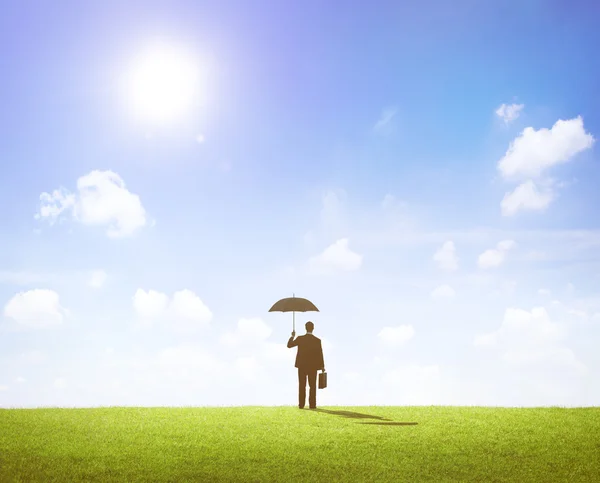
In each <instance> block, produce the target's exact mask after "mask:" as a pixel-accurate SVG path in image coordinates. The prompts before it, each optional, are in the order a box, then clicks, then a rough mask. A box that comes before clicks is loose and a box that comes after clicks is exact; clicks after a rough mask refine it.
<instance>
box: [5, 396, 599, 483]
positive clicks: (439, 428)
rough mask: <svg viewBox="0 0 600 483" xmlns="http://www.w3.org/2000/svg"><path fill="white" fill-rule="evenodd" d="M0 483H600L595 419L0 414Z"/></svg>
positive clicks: (152, 411)
mask: <svg viewBox="0 0 600 483" xmlns="http://www.w3.org/2000/svg"><path fill="white" fill-rule="evenodd" d="M0 481H2V482H11V481H17V482H19V481H23V482H34V481H40V482H53V481H65V482H76V481H102V482H110V481H128V482H133V481H148V482H150V481H153V482H154V481H156V482H158V481H170V482H185V481H206V482H213V481H214V482H220V481H231V482H234V481H239V482H251V481H256V482H269V481H273V482H275V481H277V482H286V481H301V482H320V481H327V482H331V481H348V482H362V481H365V482H366V481H394V482H399V481H435V482H444V481H478V482H495V481H517V482H534V481H544V482H550V481H552V482H554V481H557V482H559V481H564V482H579V481H590V482H591V481H594V482H598V481H600V408H582V409H567V408H534V409H529V408H523V409H508V408H507V409H504V408H461V407H437V406H432V407H382V406H374V407H328V408H319V409H318V410H316V411H315V410H308V409H304V410H300V409H298V408H296V407H234V408H118V407H115V408H93V409H60V408H51V409H0Z"/></svg>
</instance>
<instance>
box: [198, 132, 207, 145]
mask: <svg viewBox="0 0 600 483" xmlns="http://www.w3.org/2000/svg"><path fill="white" fill-rule="evenodd" d="M204 141H205V139H204V135H203V134H198V135H197V136H196V142H197V143H198V144H202V143H203V142H204Z"/></svg>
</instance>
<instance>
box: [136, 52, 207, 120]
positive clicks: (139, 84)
mask: <svg viewBox="0 0 600 483" xmlns="http://www.w3.org/2000/svg"><path fill="white" fill-rule="evenodd" d="M199 74H200V72H199V69H198V66H197V64H196V62H195V59H193V58H192V57H191V56H190V55H189V54H188V53H187V52H185V51H184V50H183V49H181V48H178V47H175V46H172V45H166V44H157V45H153V46H152V47H150V48H148V49H147V50H146V51H145V52H143V53H142V55H140V57H139V58H138V59H137V60H136V62H134V64H133V65H132V68H131V71H130V72H129V76H128V82H127V91H128V92H127V96H128V98H129V100H130V102H131V105H132V108H133V109H134V111H135V112H134V114H135V115H136V116H137V117H139V118H140V119H142V120H145V121H151V122H159V123H163V122H170V121H174V120H176V119H178V118H181V117H182V116H183V115H184V114H185V112H186V111H188V110H190V109H191V108H192V107H194V106H195V105H196V103H197V101H198V97H199V85H198V84H199V81H200V75H199Z"/></svg>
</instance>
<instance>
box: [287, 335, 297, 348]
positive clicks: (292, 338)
mask: <svg viewBox="0 0 600 483" xmlns="http://www.w3.org/2000/svg"><path fill="white" fill-rule="evenodd" d="M295 335H296V332H292V336H291V337H290V340H288V343H287V346H288V349H291V348H292V347H295V346H297V345H298V339H296V340H294V336H295Z"/></svg>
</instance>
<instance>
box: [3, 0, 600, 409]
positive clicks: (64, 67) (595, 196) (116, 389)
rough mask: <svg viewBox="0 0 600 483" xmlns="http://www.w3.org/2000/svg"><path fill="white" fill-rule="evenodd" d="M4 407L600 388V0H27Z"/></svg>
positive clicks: (11, 172)
mask: <svg viewBox="0 0 600 483" xmlns="http://www.w3.org/2000/svg"><path fill="white" fill-rule="evenodd" d="M3 10H4V13H3V15H2V17H1V18H0V71H1V72H2V77H0V101H1V104H2V110H1V114H0V130H1V132H2V136H0V163H1V164H0V203H2V206H4V209H3V210H2V215H1V223H0V407H40V406H62V407H90V406H238V405H269V406H270V405H277V406H279V405H296V404H297V390H298V387H297V372H296V369H295V368H294V358H295V353H296V349H295V348H294V349H288V348H287V347H286V343H287V340H288V338H289V337H290V335H291V331H292V329H293V320H292V314H290V313H269V312H268V310H269V308H270V307H271V306H272V305H273V304H274V303H275V302H276V301H277V300H279V299H281V298H284V297H290V296H292V294H295V295H296V296H298V297H305V298H308V299H309V300H311V301H312V302H313V303H314V304H315V305H316V306H317V307H318V308H319V312H309V313H298V314H296V317H295V329H296V332H297V334H298V335H301V334H304V333H305V329H304V323H305V322H306V321H307V320H311V321H313V322H314V324H315V329H314V334H315V335H316V336H317V337H319V338H321V339H322V343H323V350H324V359H325V366H326V369H327V373H328V386H329V387H327V388H326V389H323V390H319V392H318V395H317V404H318V405H323V406H327V405H342V406H352V405H383V406H392V405H461V406H462V405H467V406H471V405H478V406H519V407H530V406H567V407H575V406H597V405H598V404H600V378H599V377H598V371H599V370H600V353H599V352H598V350H597V345H598V341H599V340H600V217H599V215H598V208H597V207H598V206H600V192H599V191H598V189H597V186H598V183H599V182H600V165H599V163H598V154H597V152H598V151H597V150H598V148H597V142H596V140H597V138H598V136H599V135H600V114H599V113H600V98H599V97H598V95H597V86H598V85H599V84H600V58H599V57H598V56H597V52H596V46H597V45H600V33H599V32H598V29H597V28H596V26H597V22H598V20H600V9H599V8H598V7H597V6H594V5H592V3H591V2H569V3H566V2H556V1H542V0H537V1H533V0H532V1H525V2H524V1H519V2H517V1H510V0H508V1H496V2H475V1H466V0H459V1H457V2H452V3H451V4H450V3H449V2H445V1H432V0H427V1H422V2H418V3H417V2H403V4H402V5H399V2H381V1H379V2H377V1H376V2H364V3H363V4H356V5H352V6H351V5H349V4H347V3H342V2H317V1H308V2H303V3H302V4H301V5H300V4H291V3H286V4H282V3H281V2H264V1H257V2H202V1H169V2H158V1H144V2H142V1H136V0H131V1H128V2H112V1H103V2H52V4H50V3H43V2H38V3H37V4H36V5H33V4H32V3H30V2H17V1H12V0H9V1H7V2H5V3H4V4H3Z"/></svg>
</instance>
